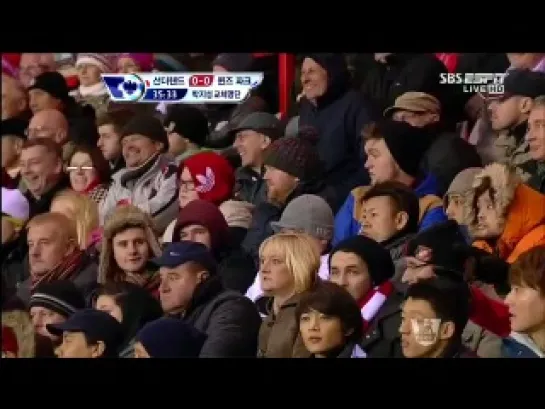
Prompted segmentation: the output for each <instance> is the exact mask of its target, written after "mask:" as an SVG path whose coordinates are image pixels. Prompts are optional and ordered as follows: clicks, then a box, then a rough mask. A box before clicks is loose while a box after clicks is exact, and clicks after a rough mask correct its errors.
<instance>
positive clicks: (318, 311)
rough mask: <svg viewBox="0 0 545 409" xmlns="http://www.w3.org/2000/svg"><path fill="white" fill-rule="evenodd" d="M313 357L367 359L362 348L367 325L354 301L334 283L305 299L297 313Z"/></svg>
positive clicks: (308, 295) (314, 290)
mask: <svg viewBox="0 0 545 409" xmlns="http://www.w3.org/2000/svg"><path fill="white" fill-rule="evenodd" d="M295 317H296V319H297V322H298V323H299V331H300V333H301V338H302V340H303V343H304V344H305V347H306V349H307V350H308V351H309V352H310V353H311V354H312V355H311V358H365V357H366V354H365V352H364V351H363V350H362V349H361V347H360V346H359V345H358V343H359V342H360V340H361V339H362V332H363V325H362V321H361V315H360V311H359V309H358V306H357V304H356V303H355V302H354V299H353V298H352V297H351V296H350V294H348V293H347V292H346V291H345V290H344V289H342V288H341V287H339V286H338V285H336V284H333V283H328V282H324V283H320V285H317V286H316V288H315V289H313V290H311V291H309V292H307V293H306V294H304V295H303V296H302V297H301V301H300V302H299V305H298V306H297V308H296V310H295Z"/></svg>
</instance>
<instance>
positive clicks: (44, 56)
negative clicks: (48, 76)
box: [19, 53, 57, 87]
mask: <svg viewBox="0 0 545 409" xmlns="http://www.w3.org/2000/svg"><path fill="white" fill-rule="evenodd" d="M56 68H57V64H56V62H55V54H53V53H23V54H22V55H21V62H20V63H19V80H20V81H21V83H22V84H23V86H24V87H29V86H31V85H32V81H34V78H36V77H37V76H38V75H40V74H42V73H44V72H48V71H55V70H56Z"/></svg>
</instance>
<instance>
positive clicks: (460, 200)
mask: <svg viewBox="0 0 545 409" xmlns="http://www.w3.org/2000/svg"><path fill="white" fill-rule="evenodd" d="M482 170H483V168H467V169H464V170H462V171H461V172H460V173H458V174H457V175H456V177H455V178H454V179H453V180H452V183H451V184H450V186H449V188H448V190H447V192H446V193H445V196H444V197H443V207H444V209H445V213H446V215H447V217H448V218H449V219H450V220H456V222H457V223H458V224H460V225H463V224H464V222H465V217H464V208H465V202H466V200H467V197H468V195H470V194H471V189H472V187H473V179H474V178H475V176H477V174H478V173H480V172H481V171H482Z"/></svg>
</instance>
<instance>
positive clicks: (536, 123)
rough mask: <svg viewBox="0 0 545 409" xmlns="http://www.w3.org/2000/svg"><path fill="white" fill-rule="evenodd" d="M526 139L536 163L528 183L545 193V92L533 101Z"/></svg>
mask: <svg viewBox="0 0 545 409" xmlns="http://www.w3.org/2000/svg"><path fill="white" fill-rule="evenodd" d="M526 141H527V142H528V145H529V148H530V152H529V153H530V156H531V158H532V159H533V160H535V161H536V164H537V170H536V173H535V174H534V175H533V176H532V177H531V178H530V180H529V181H528V185H529V186H531V187H533V188H534V189H536V190H537V191H538V192H541V193H543V194H545V94H544V95H541V96H539V97H537V98H536V99H535V101H534V105H533V108H532V111H530V117H529V118H528V134H527V135H526Z"/></svg>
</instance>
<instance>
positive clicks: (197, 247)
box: [150, 241, 217, 274]
mask: <svg viewBox="0 0 545 409" xmlns="http://www.w3.org/2000/svg"><path fill="white" fill-rule="evenodd" d="M189 261H193V262H195V263H198V264H200V265H201V266H203V267H204V268H206V269H207V270H208V272H209V273H210V274H214V273H215V272H216V270H217V263H216V260H215V259H214V256H213V255H212V253H210V250H208V248H207V247H206V246H205V245H204V244H201V243H196V242H192V241H179V242H176V243H169V244H168V245H167V246H166V247H165V249H164V250H163V254H161V256H160V257H157V258H154V259H152V260H150V263H152V264H154V265H156V266H158V267H170V268H174V267H178V266H181V265H182V264H185V263H187V262H189Z"/></svg>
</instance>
